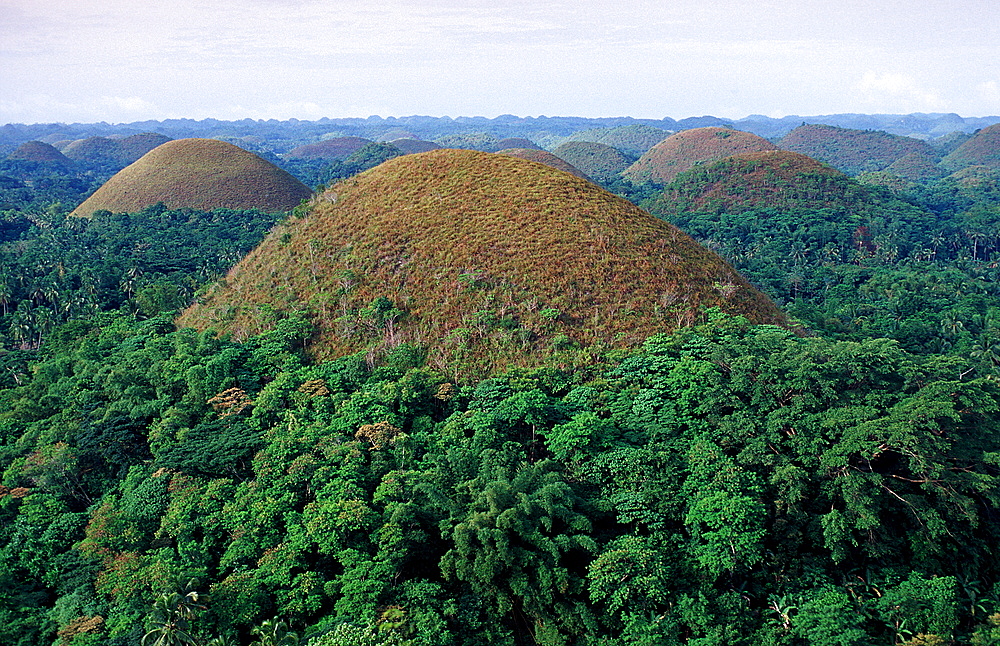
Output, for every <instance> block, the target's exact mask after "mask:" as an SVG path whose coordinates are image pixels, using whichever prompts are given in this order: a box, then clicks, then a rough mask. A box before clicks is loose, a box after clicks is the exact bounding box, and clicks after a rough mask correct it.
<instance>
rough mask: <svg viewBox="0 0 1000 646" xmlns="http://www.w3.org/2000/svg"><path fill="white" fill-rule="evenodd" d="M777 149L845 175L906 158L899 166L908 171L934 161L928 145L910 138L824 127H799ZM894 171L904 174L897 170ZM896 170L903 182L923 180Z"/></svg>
mask: <svg viewBox="0 0 1000 646" xmlns="http://www.w3.org/2000/svg"><path fill="white" fill-rule="evenodd" d="M778 145H779V146H780V147H781V148H782V149H784V150H790V151H792V152H797V153H801V154H803V155H808V156H810V157H812V158H813V159H817V160H819V161H821V162H826V163H827V164H830V165H831V166H833V167H834V168H837V169H839V170H841V171H843V172H845V173H847V174H848V175H857V174H858V173H860V172H862V171H877V170H884V169H886V168H887V167H889V166H890V165H892V164H894V163H896V162H900V160H902V159H903V158H904V157H907V156H912V157H911V159H912V161H910V162H900V164H902V163H906V164H907V166H908V167H912V166H913V165H914V164H916V163H917V162H918V161H919V162H922V164H921V166H923V165H930V166H931V167H933V166H934V163H935V161H936V158H937V155H936V153H935V151H934V149H933V148H932V147H931V146H930V144H928V143H926V142H923V141H920V140H918V139H913V138H912V137H899V136H895V135H890V134H889V133H887V132H881V131H878V130H852V129H849V128H838V127H836V126H824V125H806V124H803V125H801V126H799V127H798V128H796V129H795V130H792V131H791V132H790V133H788V134H787V135H785V136H784V137H782V138H781V140H780V141H779V142H778ZM897 169H898V170H904V168H901V167H900V166H897ZM898 170H897V174H899V175H901V176H902V177H906V178H907V179H913V180H917V179H921V178H922V177H923V176H922V175H921V174H918V175H917V176H914V177H911V176H910V175H908V174H903V173H901V172H898Z"/></svg>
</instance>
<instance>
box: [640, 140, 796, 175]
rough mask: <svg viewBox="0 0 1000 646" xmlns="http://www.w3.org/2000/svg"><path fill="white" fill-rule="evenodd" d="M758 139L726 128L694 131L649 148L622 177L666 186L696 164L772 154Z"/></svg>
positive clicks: (767, 145)
mask: <svg viewBox="0 0 1000 646" xmlns="http://www.w3.org/2000/svg"><path fill="white" fill-rule="evenodd" d="M776 148H777V146H775V145H774V144H772V143H771V142H769V141H767V140H766V139H764V138H762V137H758V136H757V135H754V134H750V133H748V132H740V131H739V130H732V129H730V128H717V127H707V128H695V129H693V130H684V131H682V132H678V133H677V134H675V135H671V136H669V137H667V138H666V139H664V140H663V141H661V142H660V143H658V144H656V145H655V146H653V147H652V148H650V149H649V150H648V151H647V152H646V153H645V154H644V155H643V156H642V157H640V158H639V160H638V161H636V162H635V163H634V164H632V165H631V166H629V167H628V168H627V169H626V170H625V172H624V173H622V176H623V177H625V178H626V179H628V180H629V181H631V182H633V183H635V184H641V183H643V182H653V183H656V184H667V183H669V182H670V180H672V179H673V178H674V177H676V176H677V175H678V174H679V173H682V172H684V171H686V170H687V169H689V168H691V167H692V166H694V165H695V164H697V163H704V162H712V161H715V160H717V159H722V158H724V157H729V156H730V155H737V154H739V153H747V152H755V151H760V150H775V149H776Z"/></svg>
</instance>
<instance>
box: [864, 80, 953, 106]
mask: <svg viewBox="0 0 1000 646" xmlns="http://www.w3.org/2000/svg"><path fill="white" fill-rule="evenodd" d="M855 89H857V90H859V91H860V92H861V93H862V96H863V100H864V101H865V102H867V103H869V104H873V105H875V106H885V108H887V109H892V110H898V111H901V112H917V111H920V110H944V109H946V107H947V103H946V102H945V101H944V100H942V99H941V97H940V96H939V95H938V93H937V92H936V91H935V90H928V89H925V88H923V87H921V86H920V85H919V84H918V83H917V81H916V80H915V79H914V78H913V77H912V76H909V75H907V74H893V73H889V72H883V73H882V74H876V73H875V72H872V71H868V72H865V74H864V76H862V77H861V81H859V82H858V83H857V85H855ZM879 109H882V108H879Z"/></svg>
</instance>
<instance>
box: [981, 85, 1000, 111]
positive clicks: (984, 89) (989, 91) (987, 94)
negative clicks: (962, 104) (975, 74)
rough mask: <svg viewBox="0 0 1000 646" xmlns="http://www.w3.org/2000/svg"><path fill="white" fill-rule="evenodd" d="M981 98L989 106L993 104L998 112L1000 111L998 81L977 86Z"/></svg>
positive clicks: (999, 86) (999, 87)
mask: <svg viewBox="0 0 1000 646" xmlns="http://www.w3.org/2000/svg"><path fill="white" fill-rule="evenodd" d="M976 90H977V91H978V92H979V96H980V97H982V99H983V101H985V102H986V103H987V104H993V105H995V106H997V107H996V110H997V111H1000V84H998V83H997V82H996V81H985V82H983V83H980V84H979V85H977V86H976Z"/></svg>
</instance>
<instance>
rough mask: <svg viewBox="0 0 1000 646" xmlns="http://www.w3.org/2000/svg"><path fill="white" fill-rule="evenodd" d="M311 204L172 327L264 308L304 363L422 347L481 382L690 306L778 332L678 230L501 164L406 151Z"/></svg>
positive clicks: (230, 326) (620, 335)
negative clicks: (286, 315) (311, 330)
mask: <svg viewBox="0 0 1000 646" xmlns="http://www.w3.org/2000/svg"><path fill="white" fill-rule="evenodd" d="M311 204H312V207H311V210H310V211H309V213H308V214H307V215H305V216H304V217H302V218H293V219H292V220H290V221H289V222H287V223H285V224H282V225H280V226H279V227H276V228H275V230H273V231H272V232H271V233H270V234H269V235H268V237H267V238H266V239H265V240H264V242H263V243H261V245H260V246H259V247H258V248H257V249H255V250H254V251H252V252H251V253H250V254H249V255H248V256H247V257H246V258H244V259H243V260H242V261H241V262H239V263H238V264H237V265H236V266H235V267H234V268H233V269H232V270H231V271H230V273H229V275H228V276H227V277H226V279H225V281H222V282H220V283H219V284H218V285H217V286H216V288H215V289H214V291H212V292H210V293H209V294H207V295H206V297H205V298H204V299H203V300H202V301H201V302H199V303H198V304H196V305H194V306H192V307H191V308H189V309H188V310H187V311H186V312H184V314H183V315H182V316H181V318H180V319H179V323H180V324H182V325H190V326H194V327H198V328H203V329H204V328H210V327H211V328H215V329H218V330H220V331H224V332H229V333H232V334H234V335H235V336H236V337H237V338H239V337H240V336H242V335H245V334H252V333H255V332H258V331H259V330H261V329H264V328H265V327H266V326H267V324H268V321H266V320H264V317H262V315H261V313H260V311H261V310H260V307H261V305H263V304H268V305H270V306H271V307H273V308H274V309H276V310H278V311H288V310H302V309H305V310H307V311H308V312H309V313H310V314H311V316H312V319H313V321H314V323H315V325H316V326H317V328H318V330H319V331H318V333H317V334H316V335H315V336H314V337H313V338H312V339H311V341H310V342H309V346H308V348H309V350H310V352H311V353H313V354H314V355H315V356H318V357H332V356H339V355H344V354H348V353H353V352H358V351H367V352H368V353H369V356H371V357H375V356H378V355H379V354H380V353H391V352H398V351H400V349H401V348H420V349H422V350H423V351H424V352H426V353H427V360H428V362H429V364H430V365H432V366H437V367H440V368H442V369H448V370H455V371H456V372H461V374H465V375H469V374H478V375H482V374H484V373H488V372H491V371H494V370H500V369H504V368H506V367H509V366H511V365H524V366H529V365H539V364H540V363H542V362H543V361H546V360H547V359H549V358H551V357H553V356H560V353H563V352H576V351H577V349H579V348H586V347H588V346H590V345H592V344H605V345H611V346H618V347H621V346H629V345H632V344H635V343H638V342H640V341H641V340H642V339H644V338H646V337H647V336H648V335H650V334H652V333H655V332H665V331H669V330H672V329H674V328H676V327H678V326H680V325H684V324H686V323H689V322H691V321H694V320H696V319H697V317H698V316H699V311H700V308H701V307H703V306H719V307H721V308H722V309H723V310H725V311H729V312H733V313H739V314H744V315H746V316H748V317H749V318H751V319H752V320H754V321H762V322H773V323H782V322H784V321H785V317H784V316H783V314H782V313H781V312H780V311H779V310H778V309H777V307H776V306H775V305H774V304H773V303H772V302H771V301H770V300H769V299H768V298H766V297H765V296H763V295H762V294H761V293H760V292H758V291H757V290H756V289H754V288H753V287H751V286H750V285H749V284H748V283H747V282H746V281H745V280H744V279H743V278H742V277H741V276H740V275H739V274H738V273H737V272H736V271H735V270H733V268H732V267H730V266H729V265H728V264H727V263H725V262H724V261H723V260H722V259H721V258H720V257H719V256H717V255H716V254H715V253H713V252H711V251H709V250H708V249H706V248H704V247H702V246H700V245H698V244H697V243H695V242H694V240H692V239H691V238H690V237H689V236H688V235H686V234H685V233H683V232H681V231H680V230H679V229H677V228H676V227H673V226H672V225H670V224H667V223H666V222H664V221H662V220H658V219H657V218H654V217H652V216H651V215H649V214H648V213H646V212H644V211H642V210H641V209H639V208H638V207H636V206H634V205H633V204H631V203H630V202H628V201H626V200H624V199H622V198H619V197H617V196H615V195H613V194H611V193H609V192H607V191H605V190H604V189H601V188H600V187H598V186H596V185H594V184H592V183H590V182H587V181H585V180H582V179H579V178H577V177H573V176H572V175H569V174H568V173H564V172H561V171H558V170H555V169H553V168H549V167H547V166H545V165H542V164H538V163H532V162H529V161H526V160H523V159H519V158H516V157H511V156H508V155H498V154H490V153H483V152H477V151H465V150H453V149H443V150H435V151H431V152H427V153H420V154H416V155H406V156H403V157H398V158H396V159H393V160H390V161H387V162H385V163H383V164H381V165H380V166H378V167H376V168H373V169H371V170H369V171H366V172H364V173H362V174H360V175H357V176H355V177H353V178H351V179H348V180H345V181H343V182H341V183H340V184H337V185H336V186H334V187H333V188H331V189H329V190H327V191H326V192H325V193H323V194H321V195H319V196H317V197H315V198H314V199H313V201H312V203H311ZM403 344H406V345H403ZM572 356H576V357H579V355H578V354H573V355H572ZM456 366H457V367H456Z"/></svg>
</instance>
